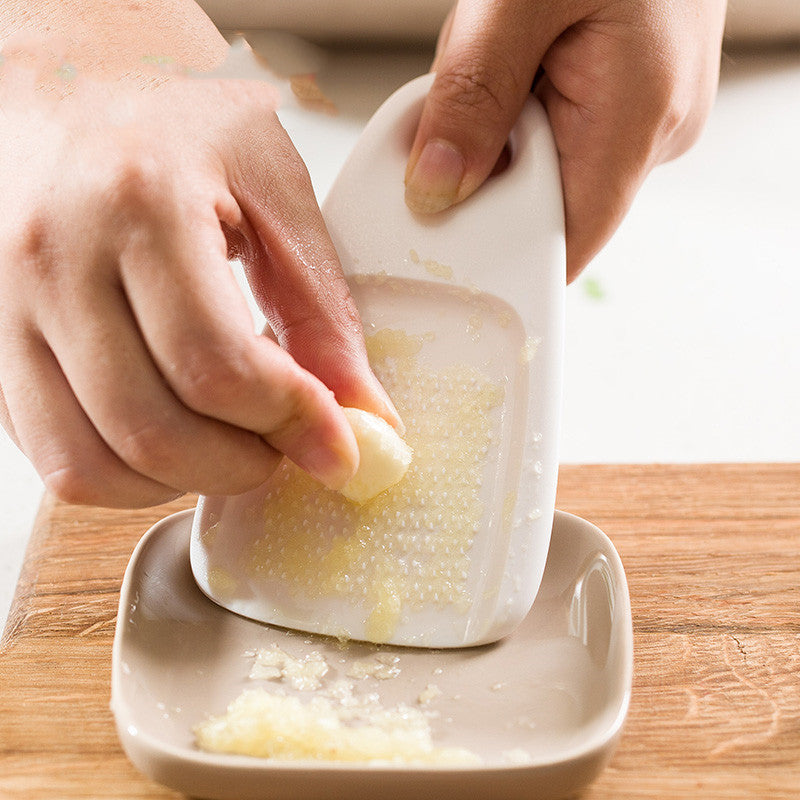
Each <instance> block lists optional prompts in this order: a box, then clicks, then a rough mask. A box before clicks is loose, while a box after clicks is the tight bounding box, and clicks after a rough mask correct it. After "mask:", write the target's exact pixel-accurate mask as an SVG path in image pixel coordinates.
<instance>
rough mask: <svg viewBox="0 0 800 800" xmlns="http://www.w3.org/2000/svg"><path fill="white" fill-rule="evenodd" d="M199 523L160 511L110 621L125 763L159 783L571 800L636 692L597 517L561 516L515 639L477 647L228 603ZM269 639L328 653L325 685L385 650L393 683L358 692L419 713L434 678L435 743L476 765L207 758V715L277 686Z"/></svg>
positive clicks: (280, 794) (267, 794)
mask: <svg viewBox="0 0 800 800" xmlns="http://www.w3.org/2000/svg"><path fill="white" fill-rule="evenodd" d="M192 514H193V512H191V511H187V512H182V513H180V514H176V515H173V516H171V517H167V518H166V519H164V520H162V521H161V522H159V523H158V524H157V525H155V526H154V527H153V528H151V529H150V531H148V532H147V534H146V535H145V536H144V537H143V538H142V540H141V542H140V543H139V545H138V546H137V548H136V550H135V551H134V554H133V556H132V558H131V561H130V564H129V566H128V569H127V571H126V573H125V579H124V582H123V586H122V592H121V596H120V606H119V613H118V617H117V629H116V636H115V640H114V649H113V665H112V697H111V707H112V710H113V712H114V716H115V718H116V724H117V729H118V733H119V736H120V739H121V742H122V744H123V747H124V749H125V751H126V752H127V754H128V756H129V758H130V759H131V761H132V762H133V763H134V764H135V765H136V766H137V767H138V768H139V769H140V770H141V771H142V772H144V773H145V774H146V775H148V776H149V777H151V778H153V779H154V780H156V781H159V782H161V783H163V784H165V785H167V786H169V787H171V788H174V789H177V790H179V791H182V792H184V793H186V794H188V795H192V796H199V797H205V798H212V799H217V798H218V799H219V800H226V799H227V798H230V799H231V800H233V798H235V799H236V800H289V798H300V797H302V798H312V797H313V798H315V800H322V799H323V798H343V797H347V798H354V799H355V798H359V797H375V796H380V797H381V798H409V797H414V796H418V795H420V794H422V796H426V797H437V798H450V797H453V798H455V797H464V796H468V797H470V798H482V797H486V798H489V797H492V798H497V797H502V798H504V800H514V798H520V799H521V798H531V797H536V798H538V799H539V800H546V799H547V798H565V797H569V796H571V795H573V794H574V793H575V792H577V791H579V790H580V789H581V788H582V787H584V786H586V785H587V784H588V783H590V782H591V781H592V780H593V779H594V778H595V777H596V776H597V774H598V773H599V772H600V770H601V769H602V768H603V767H604V765H605V764H606V763H607V761H608V760H609V758H610V757H611V754H612V752H613V750H614V747H615V745H616V742H617V740H618V737H619V734H620V731H621V728H622V724H623V721H624V718H625V715H626V712H627V709H628V703H629V698H630V690H631V679H632V670H633V655H632V652H633V651H632V630H631V614H630V600H629V596H628V588H627V583H626V580H625V574H624V572H623V569H622V565H621V563H620V560H619V556H618V555H617V553H616V551H615V549H614V547H613V545H612V544H611V542H610V541H609V539H608V538H607V537H606V536H605V535H604V534H603V533H602V532H601V531H600V530H599V529H597V528H596V527H595V526H593V525H591V524H590V523H588V522H586V521H584V520H582V519H580V518H578V517H574V516H572V515H569V514H565V513H562V512H556V515H555V522H554V526H553V531H552V537H551V543H550V550H549V554H548V559H547V565H546V569H545V573H544V578H543V581H542V584H541V589H540V591H539V593H538V595H537V597H536V601H535V603H534V605H533V608H532V609H531V611H530V613H529V614H528V616H527V617H526V619H525V620H524V622H523V623H522V625H521V626H520V627H519V628H518V629H517V630H515V631H514V632H513V633H512V634H511V635H510V636H508V637H506V638H505V639H503V640H501V641H500V642H498V643H496V644H493V645H485V646H482V647H474V648H469V649H460V650H423V649H414V648H402V647H392V646H388V645H384V646H376V645H369V644H363V643H355V642H348V643H342V642H339V641H337V640H335V639H330V638H326V637H321V636H314V635H311V634H307V633H299V632H296V631H289V630H286V629H282V628H278V627H274V626H270V625H265V624H262V623H259V622H255V621H253V620H249V619H246V618H244V617H241V616H238V615H236V614H233V613H231V612H229V611H226V610H224V609H222V608H221V607H219V606H218V605H216V604H215V603H214V602H212V601H211V600H209V599H208V598H207V597H206V596H205V595H204V594H203V593H202V592H201V591H200V589H199V588H198V587H197V584H196V583H195V581H194V579H193V576H192V572H191V568H190V563H189V541H190V531H191V525H192ZM273 645H277V646H278V647H280V648H281V649H282V650H284V651H285V652H287V653H289V654H290V655H292V656H293V657H299V658H302V657H303V656H304V655H307V654H308V653H310V652H311V651H316V652H317V653H321V654H322V656H323V657H324V658H325V659H326V661H327V662H328V664H329V667H330V672H329V675H328V676H326V679H330V680H334V679H336V678H337V677H338V678H341V677H344V676H346V675H347V673H348V671H350V668H351V667H352V665H353V663H354V662H361V663H363V662H364V661H365V660H369V659H374V658H375V656H376V655H381V654H385V655H388V656H389V658H390V659H391V660H392V662H393V664H394V665H396V667H397V668H398V669H399V673H398V674H397V675H396V677H392V678H391V679H390V680H382V681H378V680H376V679H375V678H374V677H367V678H365V679H363V680H362V681H356V682H355V691H356V693H366V692H370V693H375V692H377V693H379V695H380V698H381V701H382V702H383V703H384V704H386V705H390V704H397V703H401V702H404V703H407V704H409V705H412V706H413V705H414V704H418V703H419V701H420V698H421V696H423V693H424V692H425V690H426V689H427V688H428V687H429V685H431V684H434V685H435V687H436V690H437V691H438V692H440V694H438V695H437V694H436V693H435V692H434V693H433V694H434V695H435V696H433V697H432V698H431V699H430V702H427V703H425V704H424V710H425V711H426V712H430V713H431V716H430V726H431V729H432V733H433V739H434V744H435V745H437V746H447V747H450V746H453V747H461V748H467V749H469V750H470V751H472V752H473V753H475V754H476V755H477V756H478V757H479V758H480V759H481V763H480V764H479V765H477V766H476V765H475V764H471V765H468V766H417V765H407V764H406V765H403V764H386V763H380V764H370V763H357V764H352V763H349V764H345V763H330V762H319V761H309V760H307V761H300V762H277V761H271V760H267V759H258V758H252V757H248V756H237V755H218V754H212V753H206V752H202V751H200V750H198V749H197V748H196V746H195V744H194V735H193V727H194V726H195V725H196V724H197V723H198V722H200V721H202V720H204V719H206V718H207V717H208V716H209V715H212V714H213V715H218V714H221V713H223V712H224V710H225V708H226V706H227V705H228V703H230V702H231V701H232V700H233V699H234V698H235V697H237V696H238V695H239V694H240V693H241V692H242V690H244V689H245V688H254V687H256V686H263V687H265V688H268V689H269V688H270V685H269V684H270V683H271V682H270V681H268V680H253V679H250V678H249V677H248V676H249V673H250V668H251V664H252V653H253V652H254V651H255V650H258V649H259V648H269V647H271V646H273ZM248 654H250V657H248ZM282 688H284V687H282ZM286 691H287V693H292V690H291V689H286ZM295 693H296V694H303V693H302V692H295ZM306 694H307V693H306ZM429 694H430V693H429Z"/></svg>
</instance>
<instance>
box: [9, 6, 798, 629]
mask: <svg viewBox="0 0 800 800" xmlns="http://www.w3.org/2000/svg"><path fill="white" fill-rule="evenodd" d="M201 5H203V6H204V7H205V8H206V9H207V10H208V12H209V13H210V14H211V16H212V18H213V19H214V20H215V21H216V22H217V24H218V25H219V26H220V27H221V28H223V29H224V30H225V31H226V33H227V34H228V35H229V38H230V39H231V41H234V42H236V47H235V52H234V54H233V56H232V58H231V60H230V62H229V63H228V64H227V65H226V67H225V69H226V70H228V71H229V72H230V73H231V74H243V75H254V76H258V75H259V70H263V69H264V65H265V64H266V65H268V67H269V73H270V74H275V75H284V76H287V75H297V74H308V75H313V76H314V77H315V79H316V83H312V82H309V83H308V84H307V86H306V88H307V89H308V91H309V92H312V93H313V92H315V91H316V87H318V88H319V90H320V91H321V95H320V96H319V97H317V100H316V101H313V98H312V97H311V95H310V94H307V100H308V99H309V98H311V100H312V102H311V103H309V102H306V103H305V104H304V105H303V104H300V103H298V102H296V101H295V99H296V94H295V93H292V92H290V91H287V92H286V98H287V102H286V103H285V104H284V107H283V108H282V110H281V112H280V116H281V118H282V121H283V122H284V125H285V126H286V127H287V129H288V130H289V132H290V134H291V136H292V137H293V139H294V141H295V144H296V145H297V147H298V150H299V151H300V153H301V155H302V156H303V157H304V158H305V160H306V163H307V164H308V167H309V171H310V173H311V176H312V180H313V182H314V186H315V189H316V191H317V194H318V196H319V198H320V199H321V198H322V197H324V195H325V193H326V191H327V189H328V187H329V186H330V185H331V182H332V181H333V178H334V176H335V175H336V173H337V171H338V169H339V166H340V165H341V163H342V162H343V160H344V158H345V157H346V155H347V153H348V152H349V150H350V148H351V147H352V145H353V144H354V142H355V140H356V138H357V137H358V134H359V132H360V130H361V128H362V127H363V125H364V124H365V122H366V120H367V119H368V118H369V116H370V115H371V114H372V112H373V111H374V110H375V109H376V108H377V107H378V105H380V103H381V102H382V101H383V100H384V99H385V98H386V97H387V96H388V95H389V94H390V93H391V92H392V91H393V90H394V89H395V88H397V87H398V86H400V85H401V84H403V83H404V82H405V81H407V80H409V79H410V78H412V77H415V76H416V75H419V74H421V73H423V72H425V71H427V69H428V65H429V63H430V60H431V57H432V53H433V45H434V39H435V34H436V32H437V31H438V27H439V25H440V23H441V21H442V19H443V18H444V16H445V14H446V12H447V9H448V7H449V3H448V2H445V0H404V2H398V0H395V1H394V2H378V1H377V0H376V1H375V2H372V3H362V2H360V1H359V0H345V1H344V2H337V3H330V2H328V1H327V0H283V2H275V1H274V0H269V1H267V0H264V2H263V3H261V4H256V3H252V2H248V0H204V2H201ZM237 32H242V33H243V35H244V38H245V39H246V41H247V42H248V43H249V45H250V46H251V47H252V52H251V51H250V50H249V49H248V48H247V47H246V46H244V45H243V43H242V40H241V39H240V38H238V36H237ZM312 41H313V43H312ZM253 54H255V55H256V56H257V58H253ZM261 74H262V75H263V74H264V73H261ZM287 86H288V84H287ZM297 88H298V87H297V86H296V87H295V89H297ZM301 89H302V87H301ZM314 104H316V106H317V109H316V110H314V111H311V112H310V111H308V106H309V105H314ZM798 142H800V2H798V0H730V3H729V16H728V24H727V28H726V41H725V46H724V52H723V59H722V77H721V83H720V89H719V95H718V99H717V102H716V105H715V107H714V109H713V111H712V115H711V118H710V120H709V122H708V125H707V127H706V129H705V131H704V133H703V136H702V138H701V139H700V141H699V142H698V143H697V145H696V146H695V147H694V148H693V149H692V150H691V151H690V152H689V153H688V154H687V155H685V156H683V157H682V158H680V159H678V160H677V161H675V162H672V163H670V164H666V165H664V166H661V167H659V168H658V169H657V170H656V171H655V172H654V173H653V174H652V175H651V176H650V177H649V178H648V180H647V182H646V183H645V185H644V188H643V189H642V191H641V193H640V194H639V196H638V198H637V200H636V203H635V204H634V206H633V209H632V210H631V212H630V214H629V215H628V217H627V218H626V220H625V221H624V223H623V225H622V226H621V228H620V229H619V230H618V232H617V233H616V235H615V236H614V238H613V239H612V241H611V242H610V243H609V244H608V245H607V247H606V248H605V249H604V250H603V252H602V253H601V254H600V255H598V256H597V258H596V259H595V260H594V262H593V263H592V264H591V265H590V266H589V268H588V269H587V270H586V271H585V272H584V273H583V274H582V275H581V277H580V278H579V279H578V280H577V281H576V282H575V283H574V284H573V285H571V286H570V287H569V288H568V290H567V319H566V325H567V335H566V351H565V380H564V397H563V417H562V424H561V430H562V436H561V461H562V463H600V462H604V463H610V462H611V463H613V462H616V463H620V462H719V461H797V460H798V458H800V314H798V313H797V311H796V308H795V306H796V304H797V302H798V298H800V191H799V190H798V182H800V151H799V150H798ZM254 316H255V317H256V318H258V314H257V312H255V311H254ZM0 475H2V482H0V493H1V495H2V498H1V499H2V502H3V506H4V514H3V521H2V523H1V524H0V552H2V553H3V558H2V560H0V626H2V624H3V623H4V621H5V617H6V614H7V610H8V607H9V605H10V602H11V597H12V595H13V590H14V585H15V583H16V578H17V575H18V572H19V568H20V565H21V563H22V559H23V556H24V550H25V545H26V542H27V538H28V534H29V532H30V530H31V526H32V524H33V520H34V517H35V513H36V509H37V507H38V504H39V501H40V498H41V494H42V487H41V483H40V481H39V479H38V478H37V476H36V474H35V473H34V471H33V470H32V468H31V467H30V465H29V464H28V463H27V461H26V460H25V459H24V458H23V457H22V455H21V454H19V453H18V452H17V450H16V449H15V448H14V445H13V444H12V443H11V442H10V440H9V439H8V438H7V437H6V436H5V435H3V434H0Z"/></svg>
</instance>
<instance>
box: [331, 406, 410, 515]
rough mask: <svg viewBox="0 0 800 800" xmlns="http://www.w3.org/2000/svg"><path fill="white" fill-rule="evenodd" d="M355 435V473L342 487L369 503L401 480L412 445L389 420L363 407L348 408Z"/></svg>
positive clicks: (350, 496)
mask: <svg viewBox="0 0 800 800" xmlns="http://www.w3.org/2000/svg"><path fill="white" fill-rule="evenodd" d="M342 410H343V411H344V415H345V417H347V421H348V422H349V423H350V427H351V428H352V429H353V433H354V434H355V437H356V443H357V444H358V452H359V464H358V470H357V471H356V474H355V475H353V477H352V478H350V480H349V481H348V482H347V483H346V484H345V485H344V486H343V487H342V488H341V489H340V490H339V491H340V492H341V493H342V494H343V495H344V496H345V497H346V498H347V499H348V500H352V501H353V502H354V503H359V504H362V503H366V502H367V501H368V500H372V498H373V497H375V496H377V495H379V494H380V493H381V492H384V491H386V489H388V488H389V487H390V486H394V485H395V484H396V483H398V482H399V481H400V480H401V479H402V477H403V475H405V474H406V471H407V470H408V466H409V464H410V463H411V448H410V447H409V446H408V445H407V444H406V443H405V442H404V441H403V440H402V439H401V438H400V436H398V434H397V431H395V429H394V428H393V427H392V426H391V425H389V423H388V422H386V420H384V419H382V418H381V417H378V416H376V415H375V414H370V413H369V411H363V410H362V409H360V408H345V409H342Z"/></svg>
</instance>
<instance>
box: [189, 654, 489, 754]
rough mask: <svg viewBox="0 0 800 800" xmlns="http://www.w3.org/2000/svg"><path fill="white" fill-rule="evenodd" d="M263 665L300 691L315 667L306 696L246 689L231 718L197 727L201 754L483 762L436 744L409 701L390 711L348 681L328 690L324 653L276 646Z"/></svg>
mask: <svg viewBox="0 0 800 800" xmlns="http://www.w3.org/2000/svg"><path fill="white" fill-rule="evenodd" d="M381 661H386V659H381ZM381 661H377V662H376V664H378V665H380V664H381ZM390 663H391V666H392V667H395V669H396V672H394V673H393V675H396V674H397V673H399V668H396V660H395V658H392V660H391V662H390ZM259 665H260V666H261V667H263V668H266V669H267V670H269V668H270V667H271V668H275V669H278V670H280V671H281V676H282V680H283V681H285V682H286V683H288V684H289V685H291V686H292V687H294V688H297V686H298V684H297V683H296V681H295V678H296V676H297V675H298V674H304V671H305V670H306V668H307V667H308V665H316V666H313V667H311V669H312V672H313V675H312V677H313V681H312V683H310V684H308V683H307V684H304V685H303V686H304V688H305V689H306V691H305V692H304V693H303V695H302V696H297V695H292V694H287V693H286V692H285V691H283V690H282V688H276V689H274V690H270V691H268V690H267V689H265V688H261V687H259V688H253V689H246V690H245V691H244V692H242V693H241V694H240V695H239V697H237V698H236V699H235V700H234V701H233V702H232V703H231V704H230V705H229V706H228V708H227V711H226V713H225V714H223V715H221V716H217V717H210V718H209V719H207V720H205V721H204V722H201V723H200V724H199V725H197V726H196V727H195V729H194V733H195V738H196V743H197V746H198V747H199V748H200V749H202V750H206V751H210V752H216V753H235V754H239V755H248V756H256V757H260V758H269V759H273V760H276V761H309V760H310V761H339V762H367V763H389V764H439V765H458V764H466V765H469V764H479V763H481V759H480V758H479V757H478V756H477V755H476V754H474V753H472V752H470V751H469V750H466V749H463V748H458V747H437V746H436V745H435V744H434V743H433V736H432V732H431V727H430V722H429V717H430V716H431V714H430V712H428V713H426V712H423V711H421V710H419V709H418V708H414V707H412V706H410V705H407V704H403V703H400V704H398V705H395V706H392V707H388V708H387V707H385V706H384V705H382V704H381V702H380V699H379V697H378V695H377V694H375V693H367V694H363V695H356V694H355V693H354V691H353V682H352V681H348V680H344V679H339V680H335V681H332V682H331V683H330V684H329V685H327V686H322V683H321V681H322V679H323V678H324V676H325V675H326V674H327V673H328V665H327V662H326V661H325V660H324V658H323V657H322V656H320V654H319V653H317V652H314V653H311V654H309V655H308V656H306V657H303V658H294V657H292V656H290V655H288V654H287V653H285V652H284V651H283V650H281V649H280V648H278V647H276V646H273V647H272V648H270V649H264V650H259V651H256V652H255V664H254V667H258V666H259ZM250 675H251V677H262V675H263V677H269V678H273V677H274V675H273V674H272V673H271V672H269V671H267V672H266V673H260V672H259V670H257V669H254V670H253V671H251V673H250ZM374 677H379V676H378V675H374ZM381 677H382V678H385V677H386V676H385V675H382V676H381ZM428 689H430V687H428Z"/></svg>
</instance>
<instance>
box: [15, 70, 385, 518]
mask: <svg viewBox="0 0 800 800" xmlns="http://www.w3.org/2000/svg"><path fill="white" fill-rule="evenodd" d="M48 74H50V73H48ZM40 77H41V73H40V75H39V78H40ZM37 80H38V79H37V76H36V73H35V71H34V70H33V69H32V68H31V67H30V66H29V65H19V64H17V63H15V59H13V58H7V59H6V62H5V64H4V65H3V67H2V70H0V108H2V109H3V114H2V115H0V176H2V181H3V194H4V203H3V214H2V215H1V216H0V419H2V421H3V424H4V427H5V428H6V430H7V431H8V432H9V433H10V435H11V436H12V438H13V439H14V440H15V441H16V442H17V444H18V445H19V447H20V448H21V449H22V450H23V451H24V452H25V453H26V454H27V455H28V457H29V458H30V459H31V461H32V462H33V464H34V466H35V467H36V469H37V470H38V471H39V473H40V475H41V476H42V478H43V479H44V482H45V484H46V486H47V488H48V489H49V490H50V491H51V492H53V493H55V494H56V495H57V496H59V497H61V498H62V499H65V500H68V501H72V502H81V503H95V504H103V505H118V506H136V505H148V504H154V503H158V502H162V501H164V500H167V499H169V498H171V497H174V496H175V495H177V494H179V493H181V492H184V491H189V490H191V491H198V492H202V493H206V494H227V493H237V492H242V491H245V490H247V489H250V488H252V487H254V486H256V485H258V484H259V483H261V482H263V481H264V480H265V479H266V478H267V477H268V475H269V474H270V473H271V471H272V470H273V469H274V468H275V466H276V464H277V462H278V460H279V459H280V457H281V454H282V453H285V454H286V455H288V456H289V457H290V458H291V459H292V460H294V461H295V462H296V463H297V464H299V465H300V466H301V467H303V468H304V469H306V470H308V471H309V472H311V473H312V474H313V475H315V476H316V477H317V478H319V479H320V480H321V481H323V482H324V483H326V484H327V485H329V486H337V487H338V486H340V485H342V484H343V483H344V482H345V481H346V480H347V479H348V478H349V477H350V476H351V475H352V474H353V472H354V471H355V468H356V466H357V462H358V451H357V447H356V444H355V440H354V437H353V434H352V431H351V429H350V427H349V425H348V424H347V422H346V420H345V417H344V415H343V413H342V411H341V408H340V405H339V404H340V403H341V404H343V405H348V406H358V407H360V408H364V409H366V410H370V411H373V412H375V413H377V414H380V415H382V416H383V417H384V418H386V419H387V420H388V421H389V422H391V423H397V417H396V412H395V411H394V409H393V407H392V405H391V402H390V401H389V399H388V397H387V396H386V395H385V393H384V392H383V390H382V388H381V387H380V384H379V383H378V382H377V380H376V379H375V377H374V376H373V375H372V373H371V371H370V369H369V366H368V363H367V358H366V353H365V348H364V343H363V335H362V332H361V327H360V322H359V319H358V315H357V313H356V310H355V308H354V305H353V302H352V299H351V298H350V296H349V293H348V291H347V286H346V284H345V282H344V279H343V277H342V274H341V271H340V267H339V264H338V261H337V258H336V254H335V252H334V249H333V246H332V244H331V242H330V239H329V238H328V235H327V233H326V230H325V227H324V224H323V221H322V218H321V216H320V213H319V210H318V208H317V205H316V202H315V200H314V196H313V192H312V188H311V184H310V180H309V177H308V174H307V172H306V170H305V167H304V165H303V164H302V162H301V160H300V158H299V156H298V155H297V153H296V151H295V150H294V148H293V146H292V145H291V143H290V141H289V139H288V137H287V135H286V133H285V132H284V130H283V129H282V128H281V126H280V124H279V122H278V120H277V118H276V116H275V113H274V107H275V103H274V99H275V98H274V96H273V94H272V91H271V90H270V89H269V87H266V86H264V85H259V84H255V83H250V82H234V81H221V80H210V79H200V78H198V79H191V78H180V77H177V76H172V77H170V78H168V79H165V80H164V81H162V82H161V83H160V85H157V86H155V87H151V88H142V86H141V85H140V84H137V85H136V86H133V85H131V86H127V85H126V84H125V81H119V82H116V83H111V82H104V81H95V80H92V79H91V78H89V77H85V78H84V77H82V76H81V74H80V73H79V74H78V76H77V79H76V80H74V81H72V82H70V83H68V84H60V83H59V81H58V79H54V80H49V79H47V80H45V81H44V82H43V83H42V81H41V80H39V81H38V83H39V85H37ZM231 255H236V256H239V257H241V258H242V260H243V262H244V264H245V266H246V269H247V273H248V278H249V280H250V282H251V285H252V286H253V288H254V292H255V294H256V296H257V298H258V299H259V301H260V303H261V305H262V307H263V310H264V312H265V314H266V316H267V319H268V321H269V323H270V325H271V327H272V329H273V330H274V332H275V334H276V336H277V338H278V340H279V341H280V344H281V345H283V348H282V347H281V346H279V345H278V344H276V343H275V342H273V341H272V340H271V339H269V338H267V337H265V336H258V335H256V334H255V333H254V331H253V323H252V318H251V315H250V313H249V310H248V308H247V305H246V302H245V300H244V298H243V297H242V295H241V293H240V291H239V289H238V286H237V284H236V282H235V279H234V277H233V275H232V273H231V270H230V268H229V264H228V260H227V259H228V257H229V256H231ZM337 401H338V402H337Z"/></svg>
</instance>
